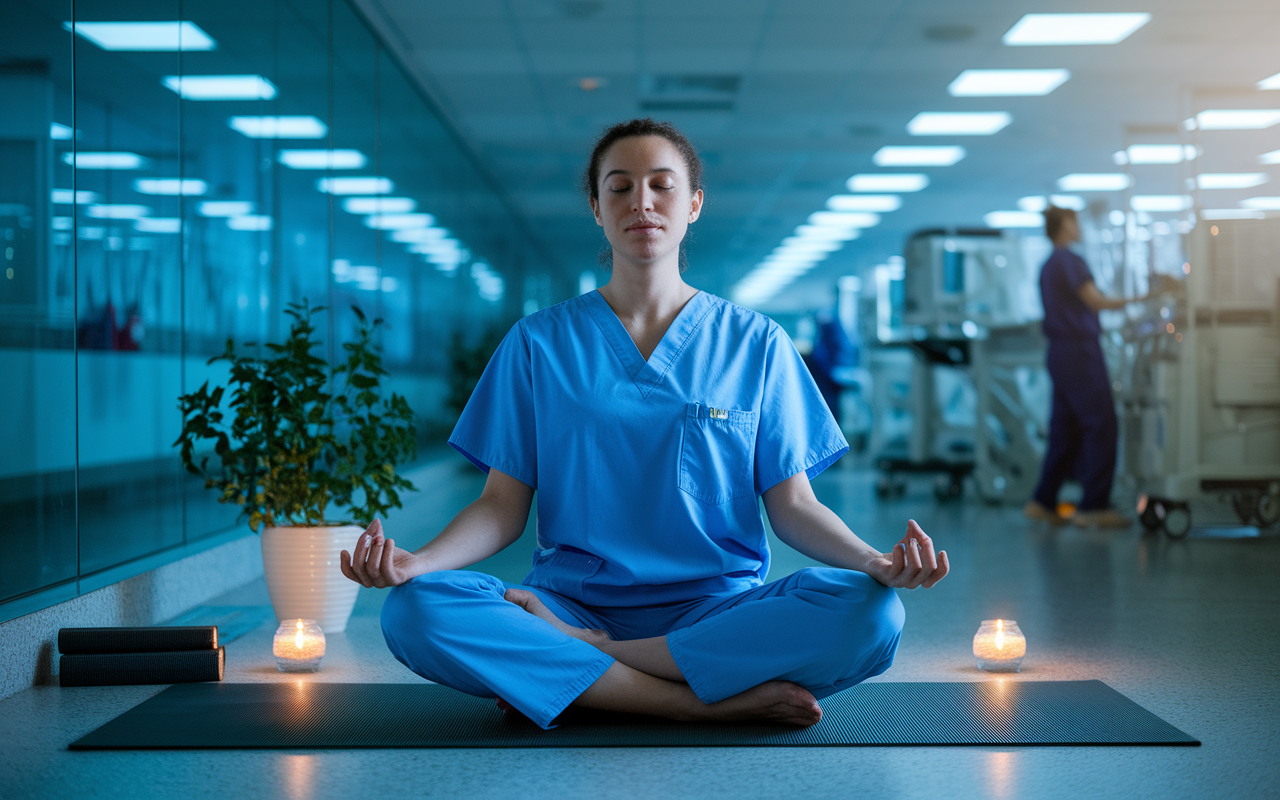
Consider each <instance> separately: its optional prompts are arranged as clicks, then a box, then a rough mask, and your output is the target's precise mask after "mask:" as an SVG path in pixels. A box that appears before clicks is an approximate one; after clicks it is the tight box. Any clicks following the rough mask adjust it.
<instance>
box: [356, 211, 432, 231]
mask: <svg viewBox="0 0 1280 800" xmlns="http://www.w3.org/2000/svg"><path fill="white" fill-rule="evenodd" d="M435 221H436V218H435V217H433V216H431V215H430V214H373V215H371V216H368V217H365V218H364V224H365V225H366V226H367V227H370V228H374V229H376V230H382V231H401V230H405V229H407V228H429V227H431V226H432V225H433V224H434V223H435Z"/></svg>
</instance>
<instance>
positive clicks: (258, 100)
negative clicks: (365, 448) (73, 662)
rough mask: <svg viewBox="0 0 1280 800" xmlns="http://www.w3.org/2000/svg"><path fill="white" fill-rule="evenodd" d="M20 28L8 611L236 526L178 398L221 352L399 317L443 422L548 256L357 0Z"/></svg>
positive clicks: (414, 371)
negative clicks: (183, 445) (454, 368)
mask: <svg viewBox="0 0 1280 800" xmlns="http://www.w3.org/2000/svg"><path fill="white" fill-rule="evenodd" d="M5 18H6V19H5V25H3V26H0V103H2V105H0V107H2V108H3V109H4V113H2V114H0V237H2V239H3V241H0V250H2V251H3V256H4V259H3V264H2V265H0V271H2V272H0V375H3V376H4V377H3V383H4V385H5V387H6V391H4V392H0V439H2V440H3V443H4V446H3V447H2V448H0V515H2V518H3V519H4V520H5V523H6V524H5V526H4V532H3V534H0V536H3V538H4V541H5V544H6V547H5V553H6V557H5V558H4V559H0V619H5V618H10V617H13V616H16V615H18V614H20V613H27V612H28V611H30V610H33V609H34V608H38V607H40V606H42V605H48V604H51V603H53V602H58V601H60V600H63V599H66V598H67V597H70V596H74V595H75V594H77V593H79V592H82V591H86V590H88V589H92V588H96V586H101V585H104V584H105V583H108V582H111V581H114V580H118V579H120V578H122V577H125V576H126V575H128V574H132V573H135V572H137V571H140V570H141V569H144V568H147V567H149V566H152V565H154V564H155V563H156V562H157V561H163V560H165V559H166V558H172V557H176V556H177V555H178V554H180V553H182V552H185V550H184V549H183V548H184V546H187V545H192V544H193V543H198V542H200V541H202V540H205V541H208V540H210V539H211V537H216V536H218V535H220V534H223V533H225V532H227V531H228V530H229V529H232V528H233V526H234V525H235V524H236V522H235V516H236V511H235V509H233V508H230V507H226V506H219V505H218V504H217V503H216V502H215V500H214V497H213V495H212V493H211V492H207V491H206V490H204V488H203V484H202V482H201V481H199V480H198V479H195V478H193V477H192V476H189V475H187V474H186V473H184V472H183V471H182V469H181V468H180V465H179V463H178V459H177V457H176V452H175V450H174V448H173V442H174V440H175V439H176V438H177V435H178V431H179V429H180V426H181V417H180V415H179V412H178V408H177V397H178V395H179V394H181V393H183V392H185V391H190V390H192V389H194V388H196V387H198V386H199V385H200V384H201V383H203V382H204V381H205V380H207V379H211V378H212V379H215V380H217V379H219V378H220V377H222V376H223V374H224V373H222V372H220V370H219V367H218V365H214V366H212V367H211V366H209V365H207V363H206V362H207V360H208V358H209V357H210V356H211V355H214V354H216V353H218V352H221V350H222V348H223V346H224V344H225V342H226V341H227V339H229V338H230V339H234V340H235V341H236V342H237V344H238V345H239V344H242V343H244V342H248V341H253V342H264V341H269V340H273V339H277V338H278V337H280V336H281V335H282V334H283V333H284V331H285V330H287V319H286V318H285V317H284V316H283V314H282V309H283V308H284V307H285V306H286V304H288V303H291V302H301V301H303V300H307V301H309V302H310V303H311V304H312V305H313V306H314V305H324V306H327V307H328V308H329V309H330V311H329V312H328V313H327V314H326V315H325V316H324V317H323V319H322V324H321V327H322V332H323V335H324V340H325V347H326V349H327V355H328V356H329V357H330V358H333V357H334V355H335V351H336V350H337V349H338V344H339V343H340V342H342V341H343V340H345V339H346V338H348V337H350V336H351V335H352V332H353V331H354V326H355V317H354V314H353V312H352V311H351V310H350V308H351V306H353V305H356V306H359V307H360V308H362V309H363V310H364V311H365V312H367V313H369V314H370V315H372V316H380V317H382V318H384V319H385V320H387V323H388V324H387V326H386V327H385V329H384V331H383V333H382V344H383V347H384V352H385V354H386V357H387V362H388V366H389V368H390V369H391V370H392V373H393V375H392V382H393V386H394V388H395V389H396V390H397V391H400V392H401V393H403V394H405V395H406V396H407V397H408V398H409V400H410V403H411V405H413V407H414V409H415V412H416V413H417V415H418V417H419V420H418V421H419V427H420V428H421V429H423V430H432V429H435V430H441V429H443V428H444V427H445V426H446V425H447V422H448V413H449V412H448V409H447V407H446V400H447V395H448V391H449V385H450V376H449V374H448V370H449V364H450V360H449V357H448V353H449V348H450V346H451V343H452V342H454V340H455V339H457V338H458V336H459V335H461V339H460V340H459V341H462V342H467V341H479V340H481V339H483V338H484V337H486V336H490V335H491V332H492V331H493V330H495V329H496V330H501V329H503V328H505V327H506V325H508V324H509V323H510V321H511V320H512V319H514V318H515V317H516V316H518V315H519V313H520V311H521V309H522V307H523V305H524V298H522V297H521V296H520V287H523V286H526V285H538V284H540V283H545V280H542V278H543V276H544V275H545V274H547V273H549V272H550V271H551V269H552V267H553V265H551V264H549V263H547V262H545V261H544V260H542V258H541V256H540V255H539V250H538V248H537V245H536V244H535V243H534V242H533V241H531V240H530V239H529V237H528V236H527V235H526V234H525V233H524V232H525V230H526V229H525V227H524V224H523V221H522V220H521V219H519V218H517V217H515V216H513V215H512V213H511V211H510V206H509V204H507V203H506V202H505V199H504V197H503V196H502V195H501V194H500V191H499V190H498V189H496V188H495V187H496V184H495V183H494V182H493V181H492V180H488V179H487V176H486V175H484V174H483V172H482V171H481V169H480V168H479V167H478V166H477V163H476V161H475V159H474V158H473V157H471V155H470V154H469V153H468V152H467V151H466V149H465V148H464V147H463V146H462V145H461V144H460V140H459V138H458V137H457V135H456V133H455V132H454V131H453V130H451V129H450V128H449V127H448V126H447V124H446V123H445V122H444V121H443V120H442V119H441V117H440V116H439V115H438V114H437V113H436V112H435V110H434V108H433V106H432V105H431V104H430V102H429V101H428V99H426V98H424V97H423V96H422V95H421V93H420V92H419V91H417V89H416V87H415V86H414V85H413V84H412V83H411V82H410V81H409V80H408V79H407V78H406V76H405V75H404V73H403V71H402V70H401V68H400V66H399V65H398V63H397V62H396V61H395V59H394V58H393V57H392V56H391V55H390V54H389V53H388V52H387V51H386V50H384V49H383V48H382V47H381V46H380V44H379V42H378V41H377V39H376V38H375V37H374V36H373V35H372V34H371V33H370V31H369V28H368V27H367V26H366V25H365V24H364V21H363V20H362V19H361V18H360V16H359V15H358V14H357V13H356V12H355V11H354V10H353V9H352V8H351V7H350V6H348V5H347V4H346V3H345V2H343V0H326V1H325V2H287V1H286V0H255V2H248V1H247V0H216V2H215V0H183V1H182V2H172V1H162V0H131V2H123V3H122V2H109V1H108V0H76V1H75V2H66V1H65V0H62V1H59V0H15V1H14V2H12V3H9V4H7V5H6V11H5Z"/></svg>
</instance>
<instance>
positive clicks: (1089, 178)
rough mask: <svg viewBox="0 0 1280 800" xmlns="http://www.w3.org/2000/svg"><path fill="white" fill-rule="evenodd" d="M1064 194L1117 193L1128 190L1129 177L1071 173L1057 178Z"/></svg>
mask: <svg viewBox="0 0 1280 800" xmlns="http://www.w3.org/2000/svg"><path fill="white" fill-rule="evenodd" d="M1058 188H1059V189H1061V190H1062V191H1064V192H1119V191H1123V190H1125V189H1128V188H1129V176H1128V175H1125V174H1124V173H1123V172H1103V173H1093V172H1073V173H1071V174H1070V175H1063V176H1062V177H1061V178H1058Z"/></svg>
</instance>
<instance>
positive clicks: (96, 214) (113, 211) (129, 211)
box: [85, 203, 151, 219]
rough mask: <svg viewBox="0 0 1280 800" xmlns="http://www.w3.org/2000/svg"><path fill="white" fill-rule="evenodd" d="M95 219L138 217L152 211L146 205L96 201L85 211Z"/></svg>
mask: <svg viewBox="0 0 1280 800" xmlns="http://www.w3.org/2000/svg"><path fill="white" fill-rule="evenodd" d="M85 213H87V214H88V215H89V216H91V217H93V218H94V219H137V218H138V217H145V216H146V215H148V214H150V213H151V209H150V208H147V207H146V206H136V205H125V204H111V205H108V204H101V203H95V204H93V205H91V206H89V208H88V210H87V211H86V212H85Z"/></svg>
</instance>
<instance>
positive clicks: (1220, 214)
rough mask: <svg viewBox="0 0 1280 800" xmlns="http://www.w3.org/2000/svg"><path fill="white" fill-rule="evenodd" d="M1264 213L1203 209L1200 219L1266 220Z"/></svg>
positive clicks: (1243, 210)
mask: <svg viewBox="0 0 1280 800" xmlns="http://www.w3.org/2000/svg"><path fill="white" fill-rule="evenodd" d="M1266 218H1267V215H1266V212H1263V211H1258V210H1254V209H1248V208H1203V209H1201V210H1200V219H1204V220H1215V219H1266Z"/></svg>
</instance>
